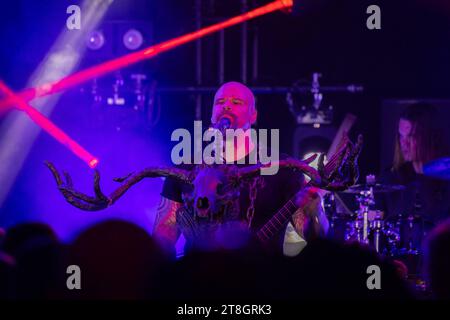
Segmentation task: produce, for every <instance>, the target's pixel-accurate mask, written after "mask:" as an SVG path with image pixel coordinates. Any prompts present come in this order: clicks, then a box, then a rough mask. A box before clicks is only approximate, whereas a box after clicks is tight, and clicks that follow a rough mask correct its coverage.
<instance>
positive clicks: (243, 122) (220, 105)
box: [211, 81, 257, 129]
mask: <svg viewBox="0 0 450 320" xmlns="http://www.w3.org/2000/svg"><path fill="white" fill-rule="evenodd" d="M256 116H257V112H256V107H255V96H254V95H253V92H252V91H251V90H250V89H249V88H248V87H247V86H245V85H243V84H242V83H239V82H235V81H232V82H227V83H225V84H223V85H222V86H221V87H220V88H219V90H217V92H216V95H215V96H214V106H213V114H212V118H211V122H212V123H213V124H214V123H216V122H217V121H219V120H220V119H221V118H222V117H228V118H230V119H231V120H232V127H234V128H243V129H247V128H250V126H251V125H252V124H253V123H254V122H255V121H256Z"/></svg>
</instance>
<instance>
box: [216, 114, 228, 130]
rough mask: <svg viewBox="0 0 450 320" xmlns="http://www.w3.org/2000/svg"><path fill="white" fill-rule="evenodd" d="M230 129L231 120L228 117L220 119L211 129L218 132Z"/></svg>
mask: <svg viewBox="0 0 450 320" xmlns="http://www.w3.org/2000/svg"><path fill="white" fill-rule="evenodd" d="M230 127H231V120H230V119H229V118H228V117H222V118H220V120H219V121H217V122H216V123H215V124H214V126H213V128H214V129H218V130H220V131H225V130H226V129H229V128H230Z"/></svg>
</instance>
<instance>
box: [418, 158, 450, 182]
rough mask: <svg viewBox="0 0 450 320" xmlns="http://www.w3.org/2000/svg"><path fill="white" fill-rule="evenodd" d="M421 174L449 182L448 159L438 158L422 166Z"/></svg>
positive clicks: (449, 164) (449, 168)
mask: <svg viewBox="0 0 450 320" xmlns="http://www.w3.org/2000/svg"><path fill="white" fill-rule="evenodd" d="M423 174H424V175H426V176H430V177H434V178H440V179H444V180H450V158H440V159H436V160H433V161H430V162H428V163H426V164H424V166H423Z"/></svg>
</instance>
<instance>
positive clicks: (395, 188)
mask: <svg viewBox="0 0 450 320" xmlns="http://www.w3.org/2000/svg"><path fill="white" fill-rule="evenodd" d="M424 174H425V175H427V176H430V177H433V178H438V179H443V180H450V158H442V159H438V160H435V161H433V162H430V163H427V164H426V165H424ZM405 189H406V188H405V186H403V185H387V184H379V183H376V179H375V176H373V175H369V176H367V177H366V182H365V183H364V184H359V185H355V186H353V187H351V188H349V189H347V190H346V191H344V192H343V193H344V194H350V195H354V199H355V204H357V209H356V210H355V211H354V212H353V211H351V210H349V209H348V208H347V207H345V204H344V207H345V208H346V210H345V211H347V212H346V213H337V211H338V210H336V203H337V202H338V201H339V202H341V203H343V201H342V199H341V198H340V196H339V194H333V193H330V194H327V195H326V196H325V197H324V208H325V212H326V214H327V216H328V219H329V221H330V233H329V234H330V237H331V238H333V239H335V240H338V241H343V242H358V243H360V244H362V245H365V246H369V247H371V248H372V249H374V250H375V251H376V252H377V253H379V254H380V255H382V256H385V257H390V258H392V259H393V260H400V261H402V262H403V263H404V264H405V265H406V266H407V268H408V273H409V274H415V275H417V274H419V273H420V263H421V256H422V255H421V243H422V240H423V239H424V236H425V232H426V230H425V229H426V228H425V227H424V221H423V220H422V219H421V218H420V216H417V215H414V214H413V213H411V214H408V213H407V214H404V213H402V214H397V215H392V214H390V215H389V216H386V215H385V213H384V212H383V211H380V210H376V207H377V203H376V199H378V198H379V197H375V195H390V194H393V193H396V192H402V191H404V190H405Z"/></svg>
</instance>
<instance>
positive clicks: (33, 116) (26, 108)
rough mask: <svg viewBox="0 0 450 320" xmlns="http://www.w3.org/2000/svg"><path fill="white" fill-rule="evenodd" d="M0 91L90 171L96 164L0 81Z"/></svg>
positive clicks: (80, 148) (59, 130)
mask: <svg viewBox="0 0 450 320" xmlns="http://www.w3.org/2000/svg"><path fill="white" fill-rule="evenodd" d="M0 91H2V92H3V93H4V94H5V95H6V96H7V97H8V99H10V100H11V101H13V103H14V105H15V106H16V108H17V109H19V110H20V111H23V112H25V113H26V114H27V115H28V116H29V117H30V118H31V120H33V121H34V122H35V123H36V124H37V125H38V126H40V127H41V128H42V129H44V130H45V131H47V132H48V133H49V134H50V135H51V136H52V137H53V138H55V139H56V140H57V141H59V142H60V143H61V144H63V145H65V146H66V147H67V148H68V149H70V150H71V151H72V152H73V153H74V154H75V155H77V156H78V157H79V158H80V159H82V160H83V161H84V162H86V163H87V164H88V165H89V167H91V168H92V169H93V168H95V167H96V166H97V164H98V159H97V158H95V157H94V156H93V155H91V154H90V153H89V152H88V151H86V150H85V149H84V148H83V147H82V146H80V145H79V144H78V143H77V142H75V141H74V140H73V139H71V138H70V137H69V136H68V135H67V134H66V133H65V132H64V131H62V130H61V129H60V128H58V127H57V126H56V125H55V124H54V123H53V122H51V121H50V120H49V119H48V118H47V117H46V116H44V115H43V114H42V113H40V112H39V111H38V110H36V109H35V108H33V107H32V106H30V105H28V104H27V103H26V102H25V101H24V100H23V99H22V98H21V97H19V96H18V95H16V94H14V92H13V91H12V90H11V89H9V88H8V87H7V86H6V84H5V83H4V82H3V81H1V80H0Z"/></svg>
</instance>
